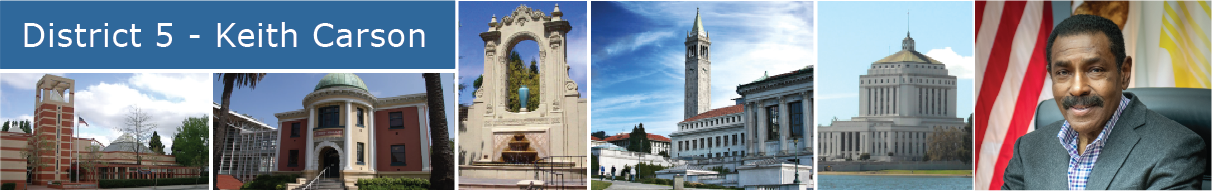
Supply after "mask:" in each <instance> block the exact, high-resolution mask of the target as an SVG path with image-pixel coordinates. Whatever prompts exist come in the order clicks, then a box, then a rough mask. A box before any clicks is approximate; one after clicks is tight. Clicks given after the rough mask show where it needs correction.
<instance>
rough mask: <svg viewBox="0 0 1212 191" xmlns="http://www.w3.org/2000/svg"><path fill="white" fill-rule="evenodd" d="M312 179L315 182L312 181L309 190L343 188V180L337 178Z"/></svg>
mask: <svg viewBox="0 0 1212 191" xmlns="http://www.w3.org/2000/svg"><path fill="white" fill-rule="evenodd" d="M312 181H314V182H315V183H312V185H311V187H312V188H311V189H310V190H345V182H344V181H342V180H341V179H339V178H320V179H315V180H312ZM304 185H306V184H304ZM302 189H303V188H302V187H300V188H297V189H296V190H302Z"/></svg>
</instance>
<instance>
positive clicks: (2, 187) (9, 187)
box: [0, 183, 17, 190]
mask: <svg viewBox="0 0 1212 191" xmlns="http://www.w3.org/2000/svg"><path fill="white" fill-rule="evenodd" d="M16 189H17V184H16V183H4V184H3V185H0V190H16Z"/></svg>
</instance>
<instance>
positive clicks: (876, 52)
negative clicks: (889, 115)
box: [816, 1, 976, 125]
mask: <svg viewBox="0 0 1212 191" xmlns="http://www.w3.org/2000/svg"><path fill="white" fill-rule="evenodd" d="M972 7H973V3H972V2H941V1H940V2H821V3H820V10H821V12H820V14H819V15H818V16H819V17H820V19H819V21H820V25H818V26H819V27H820V30H818V31H819V32H820V34H821V37H820V40H821V44H820V48H821V50H820V55H821V57H820V60H819V62H820V63H823V64H821V65H819V66H817V69H816V74H817V81H816V83H817V91H816V92H817V95H816V96H817V98H816V102H817V104H818V105H817V119H818V120H817V121H818V122H817V123H818V124H825V125H828V123H829V121H830V119H832V118H833V117H837V118H838V119H842V120H845V119H849V118H850V117H855V116H858V109H859V107H858V105H859V98H858V92H859V83H858V82H859V75H863V74H866V73H867V68H868V67H870V66H871V62H874V61H876V60H879V59H882V58H884V57H885V56H888V55H891V54H892V53H894V52H896V51H898V50H899V49H900V45H901V40H902V39H903V38H905V31H906V27H907V26H908V27H909V28H908V30H909V31H910V32H911V33H912V37H913V40H914V41H916V42H917V50H918V51H919V52H922V53H924V54H926V55H927V56H930V57H931V58H934V59H935V60H938V61H941V62H943V64H946V65H947V69H948V70H949V72H950V73H951V75H955V76H956V77H957V78H958V81H959V83H958V87H957V92H958V93H957V94H956V96H957V97H958V99H957V100H956V112H957V113H956V117H963V118H967V117H968V115H969V114H971V113H972V112H973V99H972V97H973V96H972V83H973V76H974V73H975V72H974V70H975V68H976V66H975V61H976V60H975V59H974V58H973V54H974V53H973V48H972V46H973V45H972V44H973V42H974V41H973V34H972V33H973V32H974V31H973V26H972V25H973V24H972V23H973V20H972V14H973V10H972ZM906 12H908V13H909V17H908V19H906ZM906 22H908V23H906ZM910 25H911V26H910Z"/></svg>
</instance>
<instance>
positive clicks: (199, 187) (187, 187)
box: [105, 184, 210, 190]
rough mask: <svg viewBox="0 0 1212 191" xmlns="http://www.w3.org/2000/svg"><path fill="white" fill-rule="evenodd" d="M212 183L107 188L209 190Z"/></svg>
mask: <svg viewBox="0 0 1212 191" xmlns="http://www.w3.org/2000/svg"><path fill="white" fill-rule="evenodd" d="M209 189H210V185H207V184H194V185H171V186H155V187H152V186H144V187H137V188H108V189H105V190H209Z"/></svg>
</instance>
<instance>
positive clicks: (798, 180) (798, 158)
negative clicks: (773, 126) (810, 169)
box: [791, 137, 800, 184]
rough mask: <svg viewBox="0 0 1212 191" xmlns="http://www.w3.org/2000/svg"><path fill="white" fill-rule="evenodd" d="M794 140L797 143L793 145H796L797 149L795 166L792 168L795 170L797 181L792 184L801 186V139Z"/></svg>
mask: <svg viewBox="0 0 1212 191" xmlns="http://www.w3.org/2000/svg"><path fill="white" fill-rule="evenodd" d="M794 140H795V143H793V144H794V145H795V148H794V149H795V165H792V167H794V168H795V180H794V181H792V182H791V183H794V184H800V138H799V137H796V138H795V139H794Z"/></svg>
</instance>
